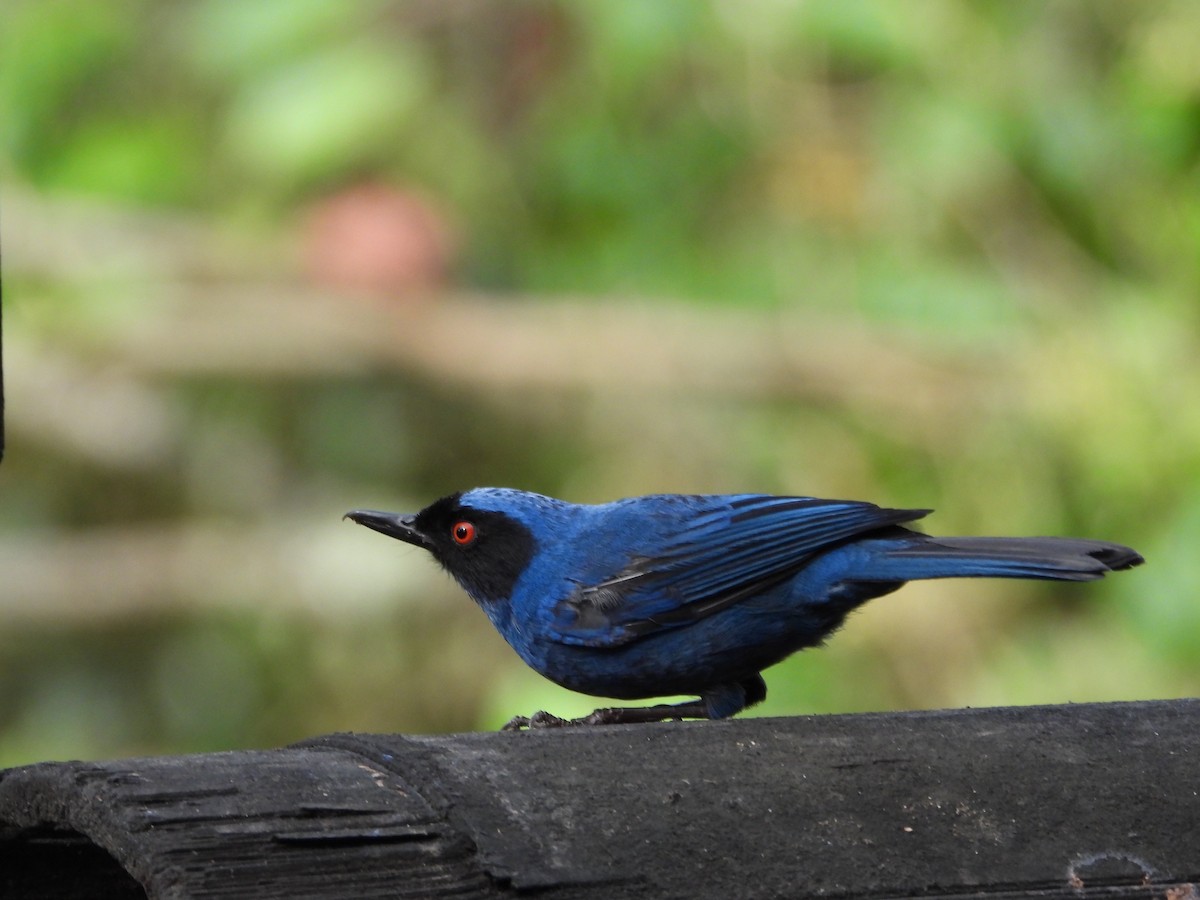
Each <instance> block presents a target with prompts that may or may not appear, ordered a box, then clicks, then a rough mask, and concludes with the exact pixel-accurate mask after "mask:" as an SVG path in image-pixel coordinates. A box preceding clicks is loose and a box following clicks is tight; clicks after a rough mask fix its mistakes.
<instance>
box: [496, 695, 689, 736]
mask: <svg viewBox="0 0 1200 900" xmlns="http://www.w3.org/2000/svg"><path fill="white" fill-rule="evenodd" d="M708 717H709V716H708V709H707V708H706V707H705V705H704V703H702V702H693V703H677V704H668V703H660V704H659V705H657V706H632V707H621V706H613V707H606V708H604V709H597V710H595V711H594V712H591V713H588V714H587V715H586V716H580V717H579V718H578V719H563V718H560V717H559V716H556V715H553V714H552V713H548V712H546V711H545V710H539V711H538V712H535V713H534V714H533V715H532V716H513V717H512V718H511V719H510V720H509V721H508V723H507V724H506V725H505V726H504V728H503V729H501V730H502V731H520V730H521V729H522V728H528V729H530V730H533V729H535V728H564V727H566V726H568V725H633V724H642V723H646V722H680V721H682V720H683V719H707V718H708Z"/></svg>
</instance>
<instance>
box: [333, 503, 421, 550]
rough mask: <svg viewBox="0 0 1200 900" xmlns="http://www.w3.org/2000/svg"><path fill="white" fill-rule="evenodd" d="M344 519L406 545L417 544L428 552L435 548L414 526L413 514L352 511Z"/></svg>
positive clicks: (370, 510) (368, 510)
mask: <svg viewBox="0 0 1200 900" xmlns="http://www.w3.org/2000/svg"><path fill="white" fill-rule="evenodd" d="M342 518H343V519H349V520H350V521H351V522H357V523H358V524H359V525H366V526H367V527H368V528H370V529H371V530H372V531H378V532H379V533H380V534H386V535H387V536H388V537H392V538H395V539H396V540H398V541H404V542H405V543H406V544H416V545H417V546H418V547H424V548H425V549H426V550H430V549H432V547H433V543H432V542H431V541H430V540H429V538H427V537H426V536H425V535H424V533H422V532H421V531H419V530H417V527H416V525H415V524H414V523H415V522H416V520H417V517H416V515H415V514H412V513H390V512H380V511H379V510H375V509H352V510H350V512H348V513H346V514H345V515H344V516H342Z"/></svg>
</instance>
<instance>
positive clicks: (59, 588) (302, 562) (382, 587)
mask: <svg viewBox="0 0 1200 900" xmlns="http://www.w3.org/2000/svg"><path fill="white" fill-rule="evenodd" d="M341 512H342V510H340V509H330V510H328V515H327V516H324V515H323V516H322V517H321V518H320V520H317V519H315V518H312V519H308V520H305V519H299V520H297V519H296V517H294V516H293V517H291V519H289V521H288V522H287V523H285V524H281V525H279V526H278V527H269V526H265V527H258V528H254V527H246V526H244V525H234V524H231V523H229V522H219V523H216V522H214V523H210V524H189V525H176V524H158V525H152V526H146V527H139V528H120V527H116V526H105V527H104V528H101V529H97V530H95V531H86V532H73V533H72V532H60V531H55V532H43V533H36V532H32V533H30V532H26V533H21V534H9V535H6V536H4V537H3V539H0V571H3V572H4V591H3V592H0V620H2V621H4V622H6V623H8V624H9V625H13V624H15V623H19V622H31V623H55V624H57V625H62V624H64V623H73V624H79V623H82V622H87V621H98V620H105V619H111V618H116V617H121V616H130V615H135V616H144V615H146V614H148V613H149V612H151V611H158V612H164V611H167V610H171V609H180V608H183V609H204V608H212V607H217V608H221V607H227V608H231V609H242V608H245V605H246V602H247V598H251V597H252V598H254V603H255V604H256V608H258V609H260V610H261V609H263V607H264V604H268V603H269V602H270V601H271V600H276V601H277V602H280V603H281V604H283V605H284V606H285V607H286V608H287V609H288V610H292V611H295V610H297V609H307V610H308V611H310V612H311V613H313V614H315V615H318V616H321V615H326V616H341V617H344V616H345V615H346V614H347V613H348V612H349V611H350V610H351V609H363V608H366V609H373V608H375V607H377V606H378V607H385V606H394V605H395V604H397V603H403V602H405V601H406V599H410V600H418V599H419V598H421V597H422V596H426V595H428V594H429V593H430V592H436V591H437V590H438V589H439V588H438V587H437V586H438V585H439V584H441V580H440V579H439V578H438V575H437V573H436V571H435V570H434V569H432V568H431V567H429V566H425V565H423V563H424V560H423V559H421V558H419V557H416V556H412V557H407V556H405V555H404V554H396V553H395V552H394V548H391V547H381V548H378V549H374V550H373V549H372V548H371V547H370V546H369V545H366V544H364V543H363V542H362V541H361V539H360V538H361V536H360V535H359V534H358V533H357V529H354V528H352V527H351V526H350V525H349V524H345V525H343V524H342V523H341V522H340V521H339V518H338V517H339V514H340V513H341ZM387 551H392V552H387ZM347 584H354V590H353V591H349V590H346V585H347Z"/></svg>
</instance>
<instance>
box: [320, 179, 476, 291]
mask: <svg viewBox="0 0 1200 900" xmlns="http://www.w3.org/2000/svg"><path fill="white" fill-rule="evenodd" d="M455 244H456V241H455V240H454V236H453V234H452V231H451V227H450V224H449V221H448V220H447V217H446V216H445V215H444V214H443V212H442V210H441V209H440V208H439V207H438V206H437V204H436V203H435V202H434V201H432V200H430V199H429V198H427V197H424V196H421V195H419V194H417V193H416V192H414V191H411V190H404V189H400V188H395V187H391V186H389V185H386V184H380V183H364V184H359V185H355V186H353V187H348V188H345V189H344V190H342V191H339V192H338V193H336V194H333V195H332V196H329V197H326V198H324V199H323V200H320V201H318V202H317V203H316V204H315V205H314V206H313V207H312V209H311V210H310V212H309V214H308V217H307V221H306V223H305V230H304V242H303V252H304V266H305V269H306V271H307V273H308V276H309V277H310V278H311V279H312V280H313V281H314V282H316V283H317V284H320V285H322V286H324V287H329V288H333V289H336V290H348V291H356V292H364V293H371V294H387V295H413V294H428V293H431V292H434V291H436V290H437V289H438V288H441V287H444V286H445V285H446V283H447V282H448V280H449V277H450V268H451V263H452V261H453V257H454V253H455Z"/></svg>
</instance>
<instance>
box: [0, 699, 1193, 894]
mask: <svg viewBox="0 0 1200 900" xmlns="http://www.w3.org/2000/svg"><path fill="white" fill-rule="evenodd" d="M1198 792H1200V701H1198V700H1181V701H1169V702H1156V703H1127V704H1099V705H1078V706H1063V707H1031V708H1023V709H990V710H960V711H943V712H925V713H901V714H888V715H855V716H822V717H797V718H788V719H742V720H734V721H724V722H704V723H684V724H666V725H647V726H626V727H611V728H600V729H564V730H561V731H545V732H534V733H521V734H511V733H507V734H466V735H450V736H437V737H409V736H399V735H332V736H329V737H325V738H318V739H315V740H313V741H309V742H306V743H304V744H301V745H297V746H294V747H289V748H285V749H282V750H277V751H253V752H237V753H221V754H208V755H198V756H181V757H166V758H156V759H141V760H120V761H115V762H106V763H46V764H41V765H36V766H30V767H26V768H22V769H13V770H9V771H7V772H5V773H2V775H0V888H3V896H5V897H49V896H54V897H59V896H66V897H83V896H92V897H95V896H108V897H127V896H138V894H137V893H136V892H134V891H136V889H137V886H138V885H141V886H143V887H144V888H145V890H146V893H147V894H148V895H149V896H150V897H155V898H159V897H162V898H181V897H220V898H225V897H264V898H269V897H299V896H304V897H355V898H366V897H385V896H386V897H405V896H411V897H437V896H473V897H487V896H500V895H505V896H507V895H510V894H511V893H512V891H514V890H518V891H521V890H530V891H537V892H538V895H539V897H554V898H558V897H573V898H575V897H577V898H583V897H625V896H628V897H635V896H636V897H696V898H709V897H712V898H716V897H720V898H728V897H793V896H826V897H829V896H836V897H850V896H856V897H857V896H872V897H883V896H902V895H903V896H924V897H962V896H978V895H980V894H989V895H1000V896H1039V897H1072V898H1079V897H1106V898H1108V897H1126V896H1128V897H1134V896H1136V897H1143V898H1144V897H1148V896H1169V897H1171V898H1173V900H1184V898H1187V900H1195V898H1197V897H1200V891H1198V889H1197V887H1196V885H1197V883H1198V882H1200V793H1198ZM97 847H98V848H101V849H102V850H103V851H105V853H98V852H97V850H96V848H97ZM106 854H107V855H106ZM122 871H124V872H127V873H129V876H130V877H125V876H122V874H121V873H122ZM85 875H86V877H84V876H85ZM89 879H91V880H89ZM122 879H124V880H122ZM72 885H74V887H72ZM88 886H90V887H91V888H92V889H91V890H87V887H88Z"/></svg>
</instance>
